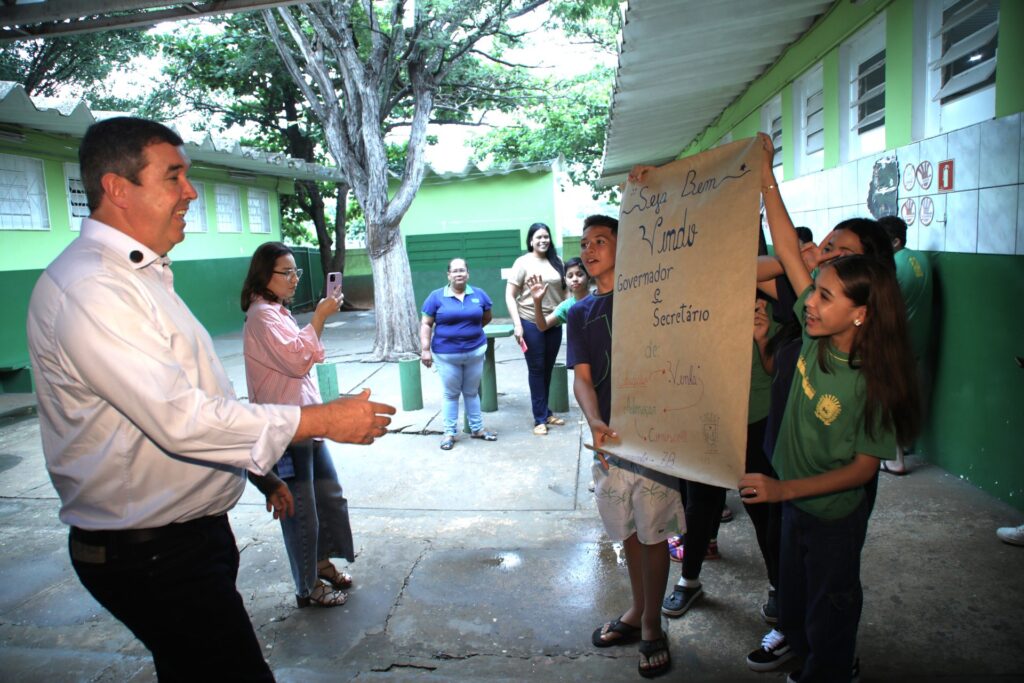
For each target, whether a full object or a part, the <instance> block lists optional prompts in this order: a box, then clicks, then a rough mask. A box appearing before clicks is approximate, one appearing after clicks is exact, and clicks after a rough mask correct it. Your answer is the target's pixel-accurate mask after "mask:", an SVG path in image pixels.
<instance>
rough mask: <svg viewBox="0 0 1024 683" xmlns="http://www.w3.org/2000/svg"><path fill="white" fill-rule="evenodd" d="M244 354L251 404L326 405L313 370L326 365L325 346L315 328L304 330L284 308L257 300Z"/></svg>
mask: <svg viewBox="0 0 1024 683" xmlns="http://www.w3.org/2000/svg"><path fill="white" fill-rule="evenodd" d="M242 350H243V353H244V354H245V380H246V383H247V384H248V385H249V402H250V403H278V404H282V403H283V404H288V405H296V406H307V405H311V404H317V403H322V402H323V401H322V399H321V398H320V389H319V388H318V387H317V383H316V381H315V380H314V379H313V376H312V374H311V373H310V370H312V368H313V365H314V364H316V363H320V362H322V361H323V359H324V346H323V344H322V343H321V342H320V338H319V337H317V336H316V331H315V330H314V329H313V326H312V325H306V326H305V327H303V328H301V329H300V328H299V324H298V323H297V322H295V318H294V317H292V314H291V312H290V311H289V310H288V309H287V308H285V307H284V306H282V305H281V304H279V303H271V302H269V301H266V300H265V299H263V298H256V299H254V300H253V302H252V304H251V305H250V306H249V310H248V311H247V312H246V317H245V329H244V331H243V337H242Z"/></svg>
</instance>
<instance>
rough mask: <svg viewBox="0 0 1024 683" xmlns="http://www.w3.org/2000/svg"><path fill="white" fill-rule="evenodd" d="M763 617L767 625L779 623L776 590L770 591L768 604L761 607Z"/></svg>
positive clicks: (771, 589) (770, 589)
mask: <svg viewBox="0 0 1024 683" xmlns="http://www.w3.org/2000/svg"><path fill="white" fill-rule="evenodd" d="M761 617H762V618H763V619H764V621H765V623H766V624H772V625H775V624H777V623H779V603H778V602H777V601H776V599H775V589H774V588H769V589H768V602H766V603H764V604H763V605H761Z"/></svg>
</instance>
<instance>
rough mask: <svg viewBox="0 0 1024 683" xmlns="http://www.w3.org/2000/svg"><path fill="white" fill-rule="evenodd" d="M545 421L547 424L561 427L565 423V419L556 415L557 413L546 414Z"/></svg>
mask: <svg viewBox="0 0 1024 683" xmlns="http://www.w3.org/2000/svg"><path fill="white" fill-rule="evenodd" d="M547 422H548V424H549V425H555V426H556V427H561V426H562V425H564V424H565V420H563V419H562V418H560V417H558V416H557V415H548V420H547Z"/></svg>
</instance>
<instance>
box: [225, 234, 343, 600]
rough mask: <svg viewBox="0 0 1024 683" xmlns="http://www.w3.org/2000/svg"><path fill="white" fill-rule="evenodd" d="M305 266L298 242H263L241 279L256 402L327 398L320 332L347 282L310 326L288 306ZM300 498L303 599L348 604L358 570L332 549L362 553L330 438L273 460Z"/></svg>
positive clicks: (294, 553) (289, 539)
mask: <svg viewBox="0 0 1024 683" xmlns="http://www.w3.org/2000/svg"><path fill="white" fill-rule="evenodd" d="M301 277H302V269H300V268H296V267H295V257H294V255H293V254H292V250H291V249H289V248H288V247H286V246H285V245H284V244H282V243H280V242H267V243H265V244H261V245H260V246H259V247H258V248H257V249H256V252H255V253H254V254H253V256H252V261H251V262H250V263H249V273H248V274H247V275H246V277H245V284H244V285H243V286H242V301H241V303H242V310H243V311H245V313H246V316H245V328H244V331H243V352H244V355H245V378H246V382H247V383H248V385H249V401H251V402H252V403H278V404H290V405H298V406H305V405H310V404H317V403H321V402H322V401H321V398H320V390H319V389H318V387H317V384H316V382H315V381H314V380H313V377H312V375H311V370H312V368H313V365H314V364H315V363H319V362H321V361H322V360H323V359H324V347H323V344H322V343H321V342H320V337H321V335H322V334H323V331H324V323H325V322H326V321H327V318H329V317H330V316H332V315H334V314H335V313H337V312H338V310H339V309H340V308H341V302H342V299H343V298H344V297H343V296H342V294H341V288H340V287H337V286H335V287H333V288H331V289H329V291H328V293H327V294H328V295H327V297H326V298H324V299H321V300H320V302H319V303H318V304H317V306H316V310H315V311H314V312H313V318H312V320H310V322H309V324H308V325H306V326H305V327H301V328H300V327H299V325H298V323H297V322H296V321H295V318H293V317H292V314H291V312H290V311H289V310H288V309H287V308H286V304H288V303H289V302H290V301H291V299H292V297H293V296H294V295H295V288H296V286H298V284H299V279H300V278H301ZM274 473H275V474H277V476H279V477H280V478H281V479H283V480H284V482H285V483H286V484H287V485H288V489H289V491H290V492H291V494H292V497H293V498H294V501H295V514H294V515H292V516H290V517H286V516H284V515H282V516H281V531H282V533H283V535H284V543H285V548H286V549H287V551H288V562H289V563H290V565H291V570H292V578H293V579H294V580H295V601H296V604H297V605H298V606H299V607H306V606H308V605H311V604H312V605H319V606H321V607H336V606H338V605H343V604H345V601H346V600H347V599H348V593H345V592H343V591H344V590H345V589H346V588H349V587H350V586H351V585H352V577H351V576H349V575H348V574H346V573H344V572H342V571H339V570H338V568H337V567H335V566H334V564H333V563H332V562H331V558H332V557H343V558H345V560H347V561H348V562H352V561H353V560H355V553H354V548H353V542H352V528H351V525H350V524H349V517H348V501H347V500H346V499H345V496H344V495H343V493H342V490H341V484H340V483H339V482H338V475H337V473H336V472H335V470H334V463H333V462H332V461H331V456H330V454H329V453H328V452H327V446H326V445H325V444H324V442H323V441H322V440H320V439H310V440H309V441H303V442H300V443H296V444H292V445H291V446H290V447H289V448H288V450H286V451H285V453H284V455H283V456H281V459H280V460H279V461H278V463H277V465H275V466H274Z"/></svg>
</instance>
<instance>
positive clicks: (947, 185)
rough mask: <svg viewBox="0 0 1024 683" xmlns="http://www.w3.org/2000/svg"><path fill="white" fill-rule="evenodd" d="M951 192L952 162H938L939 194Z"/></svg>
mask: <svg viewBox="0 0 1024 683" xmlns="http://www.w3.org/2000/svg"><path fill="white" fill-rule="evenodd" d="M952 191H953V160H952V159H946V160H945V161H940V162H939V192H952Z"/></svg>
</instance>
